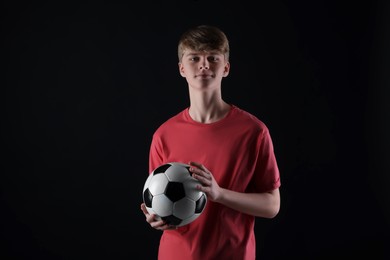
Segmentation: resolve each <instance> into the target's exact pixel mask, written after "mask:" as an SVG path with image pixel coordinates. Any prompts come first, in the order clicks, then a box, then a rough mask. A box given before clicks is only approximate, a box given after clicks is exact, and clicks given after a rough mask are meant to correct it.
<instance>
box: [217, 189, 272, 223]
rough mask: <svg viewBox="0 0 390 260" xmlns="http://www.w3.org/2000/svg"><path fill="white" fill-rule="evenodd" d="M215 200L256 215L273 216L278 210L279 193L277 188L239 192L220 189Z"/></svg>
mask: <svg viewBox="0 0 390 260" xmlns="http://www.w3.org/2000/svg"><path fill="white" fill-rule="evenodd" d="M215 202H218V203H220V204H223V205H225V206H227V207H229V208H232V209H235V210H237V211H240V212H243V213H246V214H249V215H253V216H256V217H264V218H273V217H275V216H276V215H277V214H278V212H279V208H280V194H279V190H278V189H276V190H273V191H271V192H264V193H241V192H235V191H231V190H227V189H221V191H220V196H219V198H218V199H217V200H216V201H215Z"/></svg>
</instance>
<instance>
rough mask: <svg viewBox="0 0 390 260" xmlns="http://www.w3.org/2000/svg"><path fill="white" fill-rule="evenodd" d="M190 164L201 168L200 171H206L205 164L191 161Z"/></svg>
mask: <svg viewBox="0 0 390 260" xmlns="http://www.w3.org/2000/svg"><path fill="white" fill-rule="evenodd" d="M188 164H189V165H191V166H195V167H197V168H200V169H204V166H203V164H201V163H198V162H193V161H190V162H189V163H188Z"/></svg>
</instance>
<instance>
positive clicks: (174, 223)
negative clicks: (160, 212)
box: [161, 215, 182, 226]
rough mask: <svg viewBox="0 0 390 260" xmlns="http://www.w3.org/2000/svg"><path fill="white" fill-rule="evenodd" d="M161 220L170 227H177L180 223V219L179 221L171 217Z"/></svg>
mask: <svg viewBox="0 0 390 260" xmlns="http://www.w3.org/2000/svg"><path fill="white" fill-rule="evenodd" d="M161 219H162V220H164V221H165V222H166V223H167V224H168V225H172V226H177V225H179V224H180V223H181V221H182V220H181V219H179V218H177V217H175V216H173V215H170V216H166V217H162V218H161Z"/></svg>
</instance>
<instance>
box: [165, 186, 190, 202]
mask: <svg viewBox="0 0 390 260" xmlns="http://www.w3.org/2000/svg"><path fill="white" fill-rule="evenodd" d="M164 194H165V196H167V197H168V198H169V199H170V200H171V201H172V202H176V201H178V200H181V199H182V198H184V197H185V196H186V192H185V190H184V186H183V183H181V182H168V185H167V187H166V188H165V192H164Z"/></svg>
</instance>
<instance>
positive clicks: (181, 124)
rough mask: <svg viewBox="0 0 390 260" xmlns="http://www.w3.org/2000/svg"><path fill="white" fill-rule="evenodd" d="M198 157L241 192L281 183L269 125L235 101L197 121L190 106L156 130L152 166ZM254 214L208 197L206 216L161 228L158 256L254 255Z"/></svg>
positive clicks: (163, 259) (203, 259)
mask: <svg viewBox="0 0 390 260" xmlns="http://www.w3.org/2000/svg"><path fill="white" fill-rule="evenodd" d="M189 161H196V162H199V163H202V164H203V165H204V166H205V167H206V168H207V169H209V170H210V171H211V172H212V174H213V176H214V178H215V179H216V181H217V183H218V184H219V186H221V187H223V188H226V189H229V190H233V191H237V192H267V191H271V190H273V189H276V188H278V187H279V186H280V184H281V183H280V178H279V169H278V166H277V162H276V158H275V154H274V149H273V144H272V140H271V137H270V134H269V130H268V128H267V127H266V125H265V124H264V123H263V122H262V121H260V120H259V119H258V118H256V117H255V116H253V115H252V114H250V113H248V112H246V111H244V110H242V109H240V108H238V107H236V106H234V105H232V106H231V110H230V112H229V113H228V114H227V115H226V116H225V117H224V118H223V119H221V120H219V121H218V122H214V123H211V124H203V123H199V122H196V121H194V120H193V119H192V118H191V117H190V115H189V113H188V108H187V109H185V110H183V111H181V112H180V113H178V114H177V115H175V116H173V117H172V118H170V119H169V120H167V121H166V122H164V123H163V124H162V125H161V126H160V127H159V128H158V129H157V130H156V132H155V133H154V135H153V139H152V143H151V147H150V160H149V170H150V172H152V171H153V170H154V169H155V168H157V167H158V166H160V165H161V164H164V163H168V162H182V163H188V162H189ZM254 222H255V217H254V216H251V215H247V214H244V213H240V212H238V211H236V210H233V209H230V208H228V207H226V206H223V205H221V204H218V203H214V202H212V201H208V202H207V205H206V208H205V209H204V211H203V213H202V215H200V216H199V217H198V218H197V219H196V220H195V221H193V222H192V223H190V224H188V225H185V226H182V227H179V228H178V229H176V230H166V231H164V232H163V234H162V237H161V240H160V246H159V254H158V256H159V259H160V260H176V259H178V260H183V259H186V260H191V259H196V260H211V259H218V260H219V259H223V260H227V259H234V260H237V259H240V260H245V259H251V260H253V259H255V255H256V241H255V234H254Z"/></svg>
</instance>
